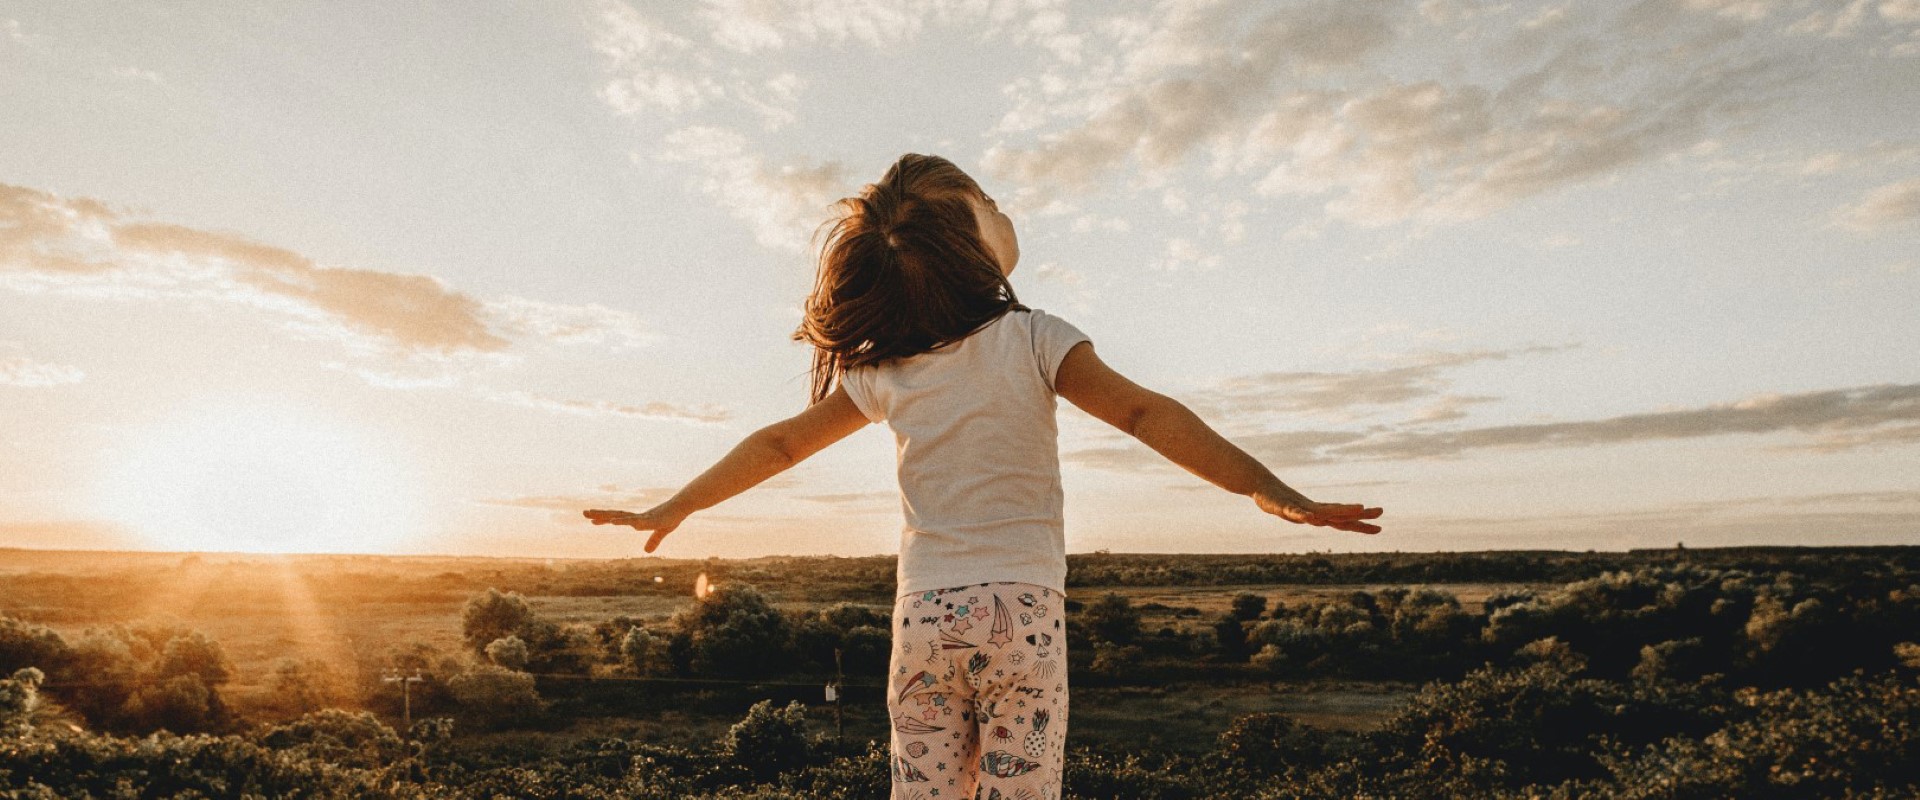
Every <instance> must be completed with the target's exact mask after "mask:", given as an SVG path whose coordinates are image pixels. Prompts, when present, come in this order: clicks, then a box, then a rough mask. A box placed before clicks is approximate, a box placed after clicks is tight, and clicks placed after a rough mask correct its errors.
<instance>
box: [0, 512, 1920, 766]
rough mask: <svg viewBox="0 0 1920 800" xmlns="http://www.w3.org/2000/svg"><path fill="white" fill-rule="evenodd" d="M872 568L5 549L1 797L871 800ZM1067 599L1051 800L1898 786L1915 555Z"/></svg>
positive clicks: (852, 561) (1285, 584) (1073, 563)
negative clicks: (1057, 776) (831, 686)
mask: <svg viewBox="0 0 1920 800" xmlns="http://www.w3.org/2000/svg"><path fill="white" fill-rule="evenodd" d="M893 569H894V564H893V561H892V559H888V558H763V559H752V560H736V561H722V560H705V561H684V560H682V561H674V560H665V559H629V560H618V561H589V560H582V561H557V560H556V561H548V560H526V559H487V558H444V557H433V558H425V557H405V558H402V557H375V556H259V555H230V554H160V553H93V552H88V553H81V552H45V551H24V550H0V796H14V795H12V794H8V793H9V792H14V793H15V794H19V795H20V796H89V795H91V796H108V795H112V794H114V793H116V792H118V793H124V792H122V791H121V788H120V787H122V786H127V785H134V786H142V787H146V788H145V789H144V790H143V791H146V792H148V793H149V794H150V795H151V796H161V797H198V796H204V795H208V794H209V793H211V794H213V795H218V794H220V793H222V792H225V791H227V789H225V788H221V787H231V786H236V785H244V786H246V787H250V788H248V789H247V791H249V792H251V793H253V794H256V795H260V796H280V795H283V794H287V793H292V794H298V795H302V796H319V797H379V798H394V800H425V799H426V798H448V799H449V800H465V799H466V798H469V797H487V798H492V797H498V796H510V797H518V796H530V797H531V796H539V797H554V798H560V797H566V798H581V800H601V799H603V798H614V797H619V798H636V797H638V798H648V799H650V800H665V799H666V798H687V797H699V798H719V797H729V798H737V797H758V798H771V797H781V798H825V797H833V798H842V797H879V796H884V795H885V793H886V786H887V782H888V780H889V778H888V770H889V769H890V767H889V763H890V762H889V761H888V755H887V752H886V747H885V741H886V739H887V738H888V734H889V732H890V730H891V727H892V724H893V722H892V721H891V720H890V719H889V718H888V717H887V715H886V705H885V701H884V698H883V696H882V691H883V690H882V688H881V687H882V685H883V683H882V680H881V679H882V677H883V676H884V675H885V670H886V669H887V661H886V659H887V656H888V654H889V652H890V650H891V649H892V645H891V644H890V636H891V633H890V631H889V628H890V626H891V625H892V622H891V621H890V620H889V619H888V612H889V610H890V604H891V596H892V589H893ZM702 576H704V577H705V578H707V579H708V580H707V581H706V584H707V585H708V588H709V589H710V591H709V592H708V593H707V594H706V595H704V596H700V597H696V595H695V587H696V585H697V584H698V583H699V580H698V579H699V578H701V577H702ZM1067 591H1068V597H1067V599H1066V601H1065V602H1064V603H1062V605H1063V606H1064V610H1065V612H1066V614H1065V616H1066V625H1065V627H1064V629H1063V630H1062V631H1061V636H1062V638H1063V642H1064V643H1066V645H1067V648H1066V653H1067V665H1066V666H1067V672H1068V674H1069V675H1071V676H1072V677H1071V684H1072V687H1073V688H1072V690H1071V692H1070V693H1071V695H1072V703H1071V711H1070V715H1069V717H1068V722H1067V725H1066V729H1067V733H1068V748H1069V751H1070V757H1069V759H1068V762H1067V765H1068V770H1067V772H1066V773H1065V775H1064V779H1063V780H1064V782H1065V784H1066V792H1065V795H1064V797H1067V798H1123V797H1124V798H1136V797H1160V798H1194V799H1195V800H1197V799H1198V798H1212V797H1287V798H1308V797H1311V798H1334V797H1351V796H1407V797H1413V796H1422V797H1424V796H1454V797H1488V798H1501V800H1518V798H1532V797H1584V796H1645V797H1670V796H1671V797H1678V796H1700V797H1729V796H1740V797H1746V796H1769V797H1782V798H1789V797H1790V798H1806V799H1807V800H1813V799H1814V798H1824V797H1835V796H1849V795H1850V796H1861V797H1869V796H1886V797H1893V796H1914V794H1915V793H1916V792H1920V683H1917V682H1916V678H1920V639H1916V636H1915V631H1920V548H1915V547H1832V548H1775V547H1768V548H1758V547H1756V548H1724V549H1710V550H1683V549H1681V548H1677V547H1676V548H1674V549H1672V550H1637V551H1627V552H1611V553H1609V552H1585V553H1572V552H1559V551H1489V552H1475V553H1354V554H1341V555H1334V554H1314V553H1307V554H1290V555H1250V556H1223V555H1141V554H1133V555H1128V554H1109V553H1092V554H1082V555H1074V556H1070V557H1069V582H1068V590H1067ZM837 665H840V666H844V674H843V675H841V676H840V677H839V679H838V681H839V683H840V687H841V699H842V702H841V703H840V704H837V705H836V704H834V703H830V702H828V701H827V699H826V698H825V696H824V694H825V692H824V689H825V686H826V684H828V683H829V682H834V681H836V671H837V669H838V667H837ZM28 667H31V668H33V669H23V668H28ZM398 675H413V676H418V678H419V683H417V684H408V685H409V686H410V687H412V688H410V689H409V690H408V692H407V693H406V694H405V695H404V697H403V695H402V693H401V691H400V688H399V685H397V684H395V683H392V682H390V681H387V680H383V678H386V677H391V676H398ZM409 717H410V718H411V724H409ZM163 731H164V732H172V733H175V734H178V733H206V734H212V736H186V737H172V738H169V737H167V736H165V735H161V736H160V737H159V738H143V737H149V736H150V735H152V734H155V733H156V732H163ZM23 733H24V734H25V735H24V736H22V734H23ZM53 765H62V766H59V767H58V769H59V770H61V771H60V772H58V773H49V772H47V770H49V769H53V768H54V767H53ZM129 782H131V783H129ZM1682 786H1686V787H1692V788H1690V789H1687V790H1686V791H1684V792H1679V793H1678V794H1676V793H1675V791H1677V789H1676V788H1675V787H1682ZM323 788H324V791H321V789H323ZM47 791H52V792H53V794H52V795H46V794H45V792H47ZM20 793H24V794H20ZM36 793H38V794H36Z"/></svg>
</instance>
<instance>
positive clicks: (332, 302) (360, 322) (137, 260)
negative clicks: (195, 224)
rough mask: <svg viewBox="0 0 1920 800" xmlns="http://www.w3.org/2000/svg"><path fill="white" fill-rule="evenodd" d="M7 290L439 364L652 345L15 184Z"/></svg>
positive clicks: (437, 286)
mask: <svg viewBox="0 0 1920 800" xmlns="http://www.w3.org/2000/svg"><path fill="white" fill-rule="evenodd" d="M0 288H9V289H13V290H15V291H22V292H29V293H38V292H55V293H62V294H70V295H81V296H103V297H121V298H184V297H192V298H203V299H213V300H219V301H224V302H229V303H233V304H235V305H241V306H249V307H253V308H258V309H262V310H266V311H269V312H272V313H276V314H279V315H281V316H282V317H283V318H284V319H285V320H286V321H287V323H288V326H289V327H290V328H291V329H294V330H296V331H298V332H301V333H304V334H308V335H314V336H321V337H327V338H332V339H335V340H338V341H341V342H342V343H345V344H347V345H350V346H352V347H354V348H356V349H359V350H361V351H370V352H375V353H384V354H388V355H395V356H399V357H403V358H411V359H416V360H425V361H429V362H435V363H439V364H441V365H442V366H446V365H452V364H456V363H458V362H460V361H462V360H463V359H464V360H467V361H472V360H475V359H478V360H482V361H484V360H486V359H487V358H488V357H490V356H497V355H500V354H502V353H504V352H505V351H507V350H509V349H510V347H511V346H512V341H511V339H510V338H509V337H511V336H522V337H538V338H542V339H546V340H550V341H555V342H560V343H567V344H599V345H606V346H608V347H611V348H614V349H621V348H628V347H635V346H639V345H642V344H645V343H646V342H648V341H650V339H651V336H650V335H649V334H648V333H647V332H646V330H645V326H644V325H642V324H641V323H640V321H639V320H638V319H637V318H636V317H634V316H633V315H632V314H629V313H627V312H624V311H620V310H617V309H611V308H607V307H605V306H601V305H597V304H587V305H568V304H561V303H549V302H543V301H538V300H530V299H526V298H521V297H505V298H501V299H498V300H494V301H483V300H480V299H477V298H475V297H472V296H470V295H468V294H466V293H464V292H461V291H459V290H457V289H455V288H453V287H451V286H448V285H447V284H446V283H445V282H444V281H442V280H440V279H439V278H436V277H434V276H431V275H412V274H403V273H397V272H386V271H381V270H372V269H359V268H352V267H337V266H326V265H322V264H318V263H316V262H315V261H314V260H313V259H311V258H309V257H307V256H305V255H302V254H300V253H296V252H294V251H292V250H288V249H285V248H281V247H275V246H273V245H269V244H263V243H260V242H256V241H253V240H251V239H248V238H246V237H244V236H240V235H237V234H232V233H223V232H215V231H207V230H200V229H196V228H189V227H185V226H181V225H173V224H168V223H163V222H148V221H139V220H132V219H127V218H125V217H124V216H123V215H122V214H121V213H120V212H117V211H115V210H114V209H112V208H110V207H109V206H107V205H106V204H104V203H101V202H99V201H97V200H92V199H89V198H63V197H59V196H56V195H53V194H50V193H48V192H43V191H39V190H36V189H30V188H26V187H21V186H10V185H6V184H0Z"/></svg>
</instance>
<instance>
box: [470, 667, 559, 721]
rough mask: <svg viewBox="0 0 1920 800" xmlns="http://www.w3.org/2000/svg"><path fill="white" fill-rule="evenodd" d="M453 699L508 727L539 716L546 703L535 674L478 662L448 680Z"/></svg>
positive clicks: (481, 715)
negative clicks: (536, 683)
mask: <svg viewBox="0 0 1920 800" xmlns="http://www.w3.org/2000/svg"><path fill="white" fill-rule="evenodd" d="M447 691H448V692H449V693H451V694H452V695H453V700H454V702H456V703H459V704H460V705H461V707H463V708H465V709H466V710H467V711H468V712H469V713H471V714H473V715H474V716H475V717H477V718H479V719H481V720H484V721H485V722H487V723H488V724H491V725H495V726H498V727H507V726H509V725H511V724H512V723H513V722H516V721H524V720H526V719H528V718H529V717H534V716H538V715H539V714H540V713H542V712H544V711H545V710H546V703H545V702H544V701H542V700H541V699H540V693H539V692H538V691H536V690H535V689H534V685H533V676H532V675H528V674H527V673H524V672H516V671H514V670H510V669H507V668H506V667H501V666H496V665H494V664H478V665H475V666H474V667H473V668H472V669H469V670H467V671H466V672H462V673H460V674H458V675H455V676H453V678H452V679H450V680H448V681H447Z"/></svg>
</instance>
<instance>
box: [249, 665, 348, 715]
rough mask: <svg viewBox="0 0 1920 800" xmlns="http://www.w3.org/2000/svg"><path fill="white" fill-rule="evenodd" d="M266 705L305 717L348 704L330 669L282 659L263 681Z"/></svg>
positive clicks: (345, 694)
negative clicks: (330, 707) (265, 680)
mask: <svg viewBox="0 0 1920 800" xmlns="http://www.w3.org/2000/svg"><path fill="white" fill-rule="evenodd" d="M267 696H268V697H270V698H272V699H271V701H270V702H269V703H268V705H269V706H270V707H272V708H274V709H277V710H279V711H281V712H283V713H291V714H296V715H298V714H308V713H312V712H315V711H319V710H321V709H323V708H327V707H329V706H333V705H338V704H342V703H347V702H351V700H352V698H350V697H349V696H348V693H347V691H346V690H345V688H344V687H342V686H341V685H340V681H339V680H338V678H336V677H335V676H334V674H333V669H332V668H331V667H329V666H327V664H326V662H324V661H320V660H319V659H311V658H310V659H305V660H295V659H291V658H282V659H280V660H278V661H275V662H274V664H273V672H272V674H271V676H270V677H268V679H267Z"/></svg>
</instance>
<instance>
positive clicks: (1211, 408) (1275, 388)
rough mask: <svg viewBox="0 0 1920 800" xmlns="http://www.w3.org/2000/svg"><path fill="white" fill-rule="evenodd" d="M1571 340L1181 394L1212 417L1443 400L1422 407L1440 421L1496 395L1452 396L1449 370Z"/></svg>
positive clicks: (1352, 411) (1263, 377)
mask: <svg viewBox="0 0 1920 800" xmlns="http://www.w3.org/2000/svg"><path fill="white" fill-rule="evenodd" d="M1569 347H1570V346H1568V345H1560V346H1547V345H1541V346H1535V347H1526V348H1520V349H1515V350H1474V351H1468V352H1457V353H1445V352H1441V353H1426V354H1421V355H1417V356H1414V357H1413V358H1412V359H1411V363H1408V364H1404V365H1401V366H1397V367H1388V368H1385V369H1374V370H1352V371H1347V372H1264V373H1260V374H1256V375H1247V376H1244V377H1237V378H1231V379H1228V380H1225V381H1221V382H1219V383H1217V384H1215V385H1213V386H1209V387H1206V388H1204V389H1200V390H1197V391H1193V392H1183V393H1182V395H1181V397H1182V399H1183V400H1185V401H1186V402H1187V403H1188V404H1189V405H1191V406H1192V407H1193V408H1194V410H1195V411H1197V412H1199V413H1200V414H1201V415H1202V416H1206V417H1220V418H1243V417H1247V416H1265V415H1274V414H1305V415H1317V416H1327V417H1331V418H1335V419H1352V418H1354V417H1356V416H1359V415H1361V414H1363V413H1368V412H1370V411H1372V410H1377V409H1379V408H1383V407H1391V406H1400V405H1405V404H1408V403H1413V402H1418V401H1423V400H1437V403H1438V404H1437V405H1436V406H1435V407H1433V408H1430V409H1428V410H1427V411H1425V412H1422V414H1421V416H1420V417H1419V418H1418V419H1420V421H1426V422H1436V421H1441V420H1444V419H1453V418H1456V417H1457V416H1459V415H1458V414H1457V413H1455V412H1457V411H1458V410H1459V409H1460V408H1463V407H1465V406H1466V405H1470V404H1473V403H1482V402H1488V401H1490V400H1491V399H1493V398H1486V397H1464V396H1447V395H1446V394H1445V392H1446V389H1447V387H1448V385H1449V384H1448V382H1447V381H1446V380H1444V378H1443V377H1442V376H1443V375H1444V373H1446V372H1447V371H1448V370H1453V369H1458V368H1460V367H1465V366H1468V365H1472V364H1477V363H1482V362H1491V361H1505V360H1507V359H1509V358H1513V357H1515V356H1525V355H1533V354H1538V353H1552V352H1557V351H1561V350H1566V349H1569Z"/></svg>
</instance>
